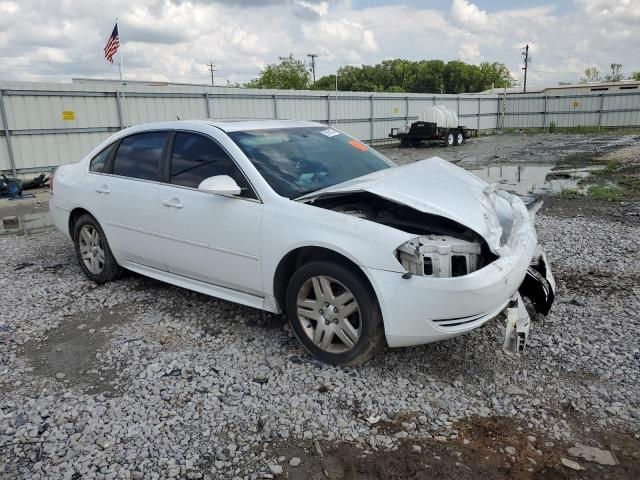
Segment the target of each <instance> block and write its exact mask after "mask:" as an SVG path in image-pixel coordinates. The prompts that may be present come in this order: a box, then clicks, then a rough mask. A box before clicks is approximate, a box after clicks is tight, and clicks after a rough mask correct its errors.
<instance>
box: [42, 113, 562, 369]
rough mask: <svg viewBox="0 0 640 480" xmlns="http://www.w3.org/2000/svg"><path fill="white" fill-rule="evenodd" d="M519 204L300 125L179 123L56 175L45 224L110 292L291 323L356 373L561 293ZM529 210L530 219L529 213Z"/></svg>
mask: <svg viewBox="0 0 640 480" xmlns="http://www.w3.org/2000/svg"><path fill="white" fill-rule="evenodd" d="M537 206H538V204H537V203H536V202H531V203H530V204H529V205H528V206H527V205H526V204H525V202H523V200H522V199H521V198H519V197H517V196H514V195H511V194H509V193H506V192H502V191H498V190H495V189H494V188H493V187H492V186H490V185H488V184H487V183H486V182H484V181H483V180H480V179H479V178H477V177H475V176H473V175H472V174H470V173H468V172H466V171H465V170H463V169H461V168H458V167H456V166H454V165H452V164H450V163H448V162H446V161H444V160H442V159H439V158H431V159H428V160H423V161H420V162H416V163H413V164H410V165H406V166H400V167H398V166H395V165H394V164H393V163H392V162H391V161H389V160H387V159H386V158H385V157H383V156H382V155H380V154H379V153H378V152H376V151H375V150H373V149H371V148H369V147H367V146H366V145H364V144H362V143H361V142H359V141H357V140H355V139H354V138H352V137H349V136H348V135H346V134H344V133H342V132H340V131H338V130H335V129H332V128H328V127H327V126H326V125H321V124H318V123H312V122H301V121H275V120H273V121H272V120H253V121H250V120H248V121H177V122H166V123H156V124H147V125H141V126H137V127H133V128H128V129H126V130H123V131H120V132H118V133H116V134H115V135H113V136H112V137H110V138H109V139H107V140H106V141H104V142H103V143H102V144H100V145H99V146H98V147H97V148H95V149H94V150H93V151H92V152H91V153H90V154H89V155H87V157H86V158H84V159H83V160H81V161H80V162H79V163H76V164H72V165H65V166H62V167H60V168H58V169H57V171H56V173H55V176H54V179H53V181H52V196H51V200H50V211H51V214H52V216H53V218H54V221H55V224H56V226H57V228H58V229H59V230H60V231H62V232H64V233H65V234H66V235H67V236H68V237H69V238H70V239H71V240H73V242H74V243H75V248H76V253H77V257H78V260H79V263H80V265H81V267H82V269H83V270H84V272H85V274H86V275H87V276H88V277H89V278H91V279H92V280H94V281H95V282H98V283H102V282H106V281H110V280H114V279H116V278H118V277H119V276H120V274H121V273H122V270H123V269H128V270H132V271H135V272H138V273H141V274H143V275H147V276H149V277H153V278H156V279H159V280H162V281H165V282H168V283H172V284H174V285H178V286H181V287H185V288H188V289H191V290H195V291H198V292H202V293H205V294H208V295H212V296H214V297H218V298H222V299H225V300H230V301H233V302H238V303H241V304H244V305H248V306H251V307H255V308H259V309H262V310H266V311H269V312H274V313H285V314H286V316H287V318H288V320H289V322H290V324H291V327H292V329H293V331H294V332H295V334H296V336H297V337H298V339H299V340H300V342H301V343H302V345H303V346H304V347H305V348H306V349H307V350H308V351H309V352H310V353H311V354H313V355H315V356H316V357H318V358H319V359H321V360H323V361H325V362H329V363H333V364H357V363H361V362H363V361H366V360H367V359H369V358H371V357H372V356H374V355H375V354H376V353H377V352H379V351H380V350H381V349H382V348H383V347H384V346H385V345H388V346H390V347H401V346H407V345H417V344H423V343H428V342H434V341H437V340H442V339H444V338H448V337H453V336H455V335H460V334H462V333H465V332H468V331H470V330H473V329H475V328H478V327H480V326H481V325H483V324H484V323H485V322H487V321H488V320H490V319H491V318H493V317H495V316H496V315H497V314H499V313H500V312H501V311H503V310H504V309H507V312H508V314H507V329H506V337H505V348H507V349H508V350H511V351H518V350H520V349H522V348H523V347H524V345H525V343H526V340H527V335H528V331H529V317H528V315H527V311H526V309H525V308H524V305H523V303H522V298H521V295H522V296H527V297H529V298H530V299H531V301H532V303H533V305H534V306H535V308H536V310H537V311H538V312H540V313H542V314H546V313H548V311H549V308H550V306H551V303H552V302H553V297H554V289H555V286H554V282H553V277H552V276H551V272H550V270H549V267H548V265H547V262H546V259H545V256H544V254H543V253H542V250H541V249H540V248H539V247H538V242H537V238H536V233H535V230H534V226H533V215H534V213H535V209H536V208H537ZM528 207H529V208H528Z"/></svg>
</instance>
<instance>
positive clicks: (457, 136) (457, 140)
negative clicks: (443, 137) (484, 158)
mask: <svg viewBox="0 0 640 480" xmlns="http://www.w3.org/2000/svg"><path fill="white" fill-rule="evenodd" d="M453 135H454V139H453V144H454V145H455V146H456V147H457V146H458V145H462V144H463V143H464V134H463V133H462V132H461V131H460V130H458V131H456V132H454V134H453Z"/></svg>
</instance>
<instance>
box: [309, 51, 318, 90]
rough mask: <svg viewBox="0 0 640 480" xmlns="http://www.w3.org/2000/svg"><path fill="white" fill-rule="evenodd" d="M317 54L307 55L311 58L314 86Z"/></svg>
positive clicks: (314, 82)
mask: <svg viewBox="0 0 640 480" xmlns="http://www.w3.org/2000/svg"><path fill="white" fill-rule="evenodd" d="M317 56H318V54H317V53H307V57H309V58H311V72H312V74H313V84H314V85H315V84H316V57H317Z"/></svg>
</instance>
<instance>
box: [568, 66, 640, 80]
mask: <svg viewBox="0 0 640 480" xmlns="http://www.w3.org/2000/svg"><path fill="white" fill-rule="evenodd" d="M609 67H610V69H611V70H610V71H609V73H607V74H606V75H604V76H603V75H602V74H601V73H600V70H598V69H597V68H596V67H589V68H587V69H585V71H584V76H583V77H582V78H581V79H580V83H598V82H619V81H621V80H624V78H625V77H624V73H622V64H621V63H612V64H611V65H610V66H609ZM628 80H638V81H640V72H633V73H632V74H631V75H629V77H628Z"/></svg>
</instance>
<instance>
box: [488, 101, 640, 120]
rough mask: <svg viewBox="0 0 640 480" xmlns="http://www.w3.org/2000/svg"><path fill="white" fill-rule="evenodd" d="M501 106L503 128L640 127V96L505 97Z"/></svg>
mask: <svg viewBox="0 0 640 480" xmlns="http://www.w3.org/2000/svg"><path fill="white" fill-rule="evenodd" d="M499 102H500V108H499V110H500V112H501V118H500V121H499V123H498V126H499V127H500V128H549V126H551V125H552V124H553V125H555V126H557V127H561V128H571V127H604V128H606V127H637V126H640V92H612V93H599V94H595V93H584V94H569V95H562V94H554V95H543V94H539V93H532V94H518V95H507V96H506V98H505V97H504V96H501V97H500V99H499ZM503 113H504V115H503V116H502V114H503Z"/></svg>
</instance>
